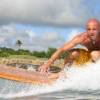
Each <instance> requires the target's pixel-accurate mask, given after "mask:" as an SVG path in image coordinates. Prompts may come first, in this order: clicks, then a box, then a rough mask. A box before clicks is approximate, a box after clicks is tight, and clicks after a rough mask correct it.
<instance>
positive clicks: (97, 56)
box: [90, 51, 100, 62]
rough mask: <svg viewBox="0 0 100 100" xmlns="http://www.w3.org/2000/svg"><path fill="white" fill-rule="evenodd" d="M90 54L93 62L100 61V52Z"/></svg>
mask: <svg viewBox="0 0 100 100" xmlns="http://www.w3.org/2000/svg"><path fill="white" fill-rule="evenodd" d="M90 54H91V58H92V61H93V62H95V61H97V60H98V59H100V51H92V52H91V53H90Z"/></svg>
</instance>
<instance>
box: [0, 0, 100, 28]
mask: <svg viewBox="0 0 100 100" xmlns="http://www.w3.org/2000/svg"><path fill="white" fill-rule="evenodd" d="M99 4H100V1H99V0H95V1H94V0H91V2H90V1H87V0H1V2H0V24H1V25H2V24H8V23H11V22H13V23H21V24H31V25H41V26H43V25H45V26H49V25H50V26H61V27H63V26H71V27H72V26H73V27H74V26H79V27H82V26H83V25H84V24H85V22H86V20H87V19H89V18H92V17H96V18H98V19H100V13H99V12H100V7H99Z"/></svg>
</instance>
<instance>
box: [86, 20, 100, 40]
mask: <svg viewBox="0 0 100 100" xmlns="http://www.w3.org/2000/svg"><path fill="white" fill-rule="evenodd" d="M86 30H87V33H88V35H89V36H90V38H91V39H93V40H96V39H97V38H98V36H100V22H99V21H98V20H96V19H90V20H89V21H88V22H87V25H86Z"/></svg>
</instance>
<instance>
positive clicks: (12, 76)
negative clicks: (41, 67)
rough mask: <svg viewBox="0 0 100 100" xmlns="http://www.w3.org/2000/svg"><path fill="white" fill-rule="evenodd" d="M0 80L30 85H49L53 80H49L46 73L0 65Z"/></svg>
mask: <svg viewBox="0 0 100 100" xmlns="http://www.w3.org/2000/svg"><path fill="white" fill-rule="evenodd" d="M0 78H4V79H8V80H14V81H19V82H25V83H32V84H51V83H52V82H53V80H54V79H50V78H49V75H48V74H47V73H40V72H34V71H28V70H25V69H21V68H16V67H12V66H5V65H0Z"/></svg>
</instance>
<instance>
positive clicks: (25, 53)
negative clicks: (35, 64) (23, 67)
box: [0, 47, 67, 58]
mask: <svg viewBox="0 0 100 100" xmlns="http://www.w3.org/2000/svg"><path fill="white" fill-rule="evenodd" d="M56 50H57V49H56V48H48V50H47V51H33V52H30V51H29V50H23V49H18V50H14V49H11V48H6V47H3V48H0V57H15V58H16V57H17V56H20V57H21V56H22V57H25V58H26V57H29V56H30V57H31V58H34V57H37V58H50V57H51V55H52V54H53V53H54V52H55V51H56ZM66 54H67V53H63V54H62V55H61V57H60V58H64V57H65V56H66Z"/></svg>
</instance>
